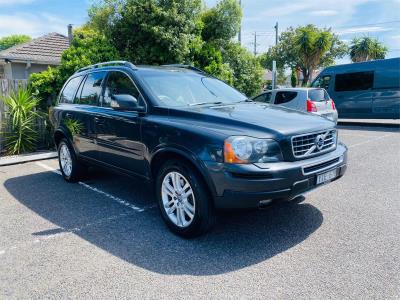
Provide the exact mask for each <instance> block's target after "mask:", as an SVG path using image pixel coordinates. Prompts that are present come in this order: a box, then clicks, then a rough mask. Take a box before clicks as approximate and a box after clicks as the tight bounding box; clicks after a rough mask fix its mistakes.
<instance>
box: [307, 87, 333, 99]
mask: <svg viewBox="0 0 400 300" xmlns="http://www.w3.org/2000/svg"><path fill="white" fill-rule="evenodd" d="M308 98H309V99H310V100H311V101H314V102H321V101H328V100H329V95H328V93H327V92H326V91H325V90H323V89H315V90H309V91H308Z"/></svg>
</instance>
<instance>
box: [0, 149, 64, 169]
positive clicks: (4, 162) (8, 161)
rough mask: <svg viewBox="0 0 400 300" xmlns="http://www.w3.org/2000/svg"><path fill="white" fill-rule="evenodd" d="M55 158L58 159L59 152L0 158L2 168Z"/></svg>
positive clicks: (42, 152)
mask: <svg viewBox="0 0 400 300" xmlns="http://www.w3.org/2000/svg"><path fill="white" fill-rule="evenodd" d="M55 157H57V152H55V151H40V152H35V153H29V154H21V155H11V156H2V157H0V166H9V165H15V164H22V163H26V162H30V161H36V160H42V159H50V158H55Z"/></svg>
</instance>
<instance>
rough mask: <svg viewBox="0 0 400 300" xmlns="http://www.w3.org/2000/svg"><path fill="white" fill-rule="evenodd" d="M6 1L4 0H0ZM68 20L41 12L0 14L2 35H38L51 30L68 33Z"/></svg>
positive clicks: (0, 34)
mask: <svg viewBox="0 0 400 300" xmlns="http://www.w3.org/2000/svg"><path fill="white" fill-rule="evenodd" d="M0 1H4V0H0ZM67 25H68V22H67V21H65V20H63V19H62V18H60V17H59V16H55V15H50V14H46V13H41V14H35V15H34V14H14V15H1V14H0V37H2V36H7V35H11V34H27V35H29V36H32V37H38V36H40V35H44V34H46V33H49V32H53V31H55V32H58V33H61V34H66V32H67Z"/></svg>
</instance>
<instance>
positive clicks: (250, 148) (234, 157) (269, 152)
mask: <svg viewBox="0 0 400 300" xmlns="http://www.w3.org/2000/svg"><path fill="white" fill-rule="evenodd" d="M281 160H282V153H281V149H280V148H279V145H278V143H277V142H275V141H274V140H271V139H257V138H252V137H248V136H231V137H230V138H228V139H226V140H225V143H224V161H225V162H226V163H231V164H251V163H264V162H276V161H281Z"/></svg>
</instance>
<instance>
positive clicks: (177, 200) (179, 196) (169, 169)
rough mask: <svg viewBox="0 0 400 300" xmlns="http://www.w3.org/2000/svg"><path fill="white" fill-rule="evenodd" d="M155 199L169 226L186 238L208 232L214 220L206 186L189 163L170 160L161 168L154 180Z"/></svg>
mask: <svg viewBox="0 0 400 300" xmlns="http://www.w3.org/2000/svg"><path fill="white" fill-rule="evenodd" d="M156 191H157V200H158V204H159V207H160V211H161V215H162V217H163V219H164V221H165V222H166V224H167V225H168V227H169V228H170V229H171V230H172V231H173V232H174V233H176V234H178V235H180V236H183V237H185V238H191V237H196V236H199V235H201V234H203V233H205V232H207V231H208V230H209V229H210V228H211V227H212V225H213V224H214V222H215V214H214V207H213V205H212V202H211V199H210V197H209V193H208V191H207V188H206V186H205V184H204V182H203V181H202V178H201V177H200V176H199V175H198V173H197V171H196V170H194V169H193V168H192V167H191V166H189V165H186V164H183V163H182V162H179V161H177V160H171V161H168V162H167V163H165V164H164V166H163V167H161V169H160V171H159V173H158V176H157V181H156Z"/></svg>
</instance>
